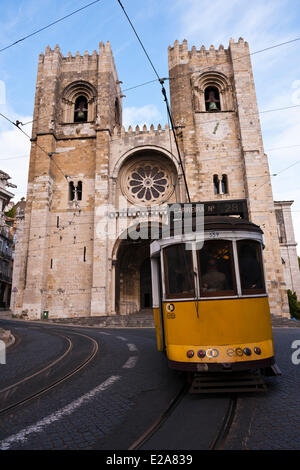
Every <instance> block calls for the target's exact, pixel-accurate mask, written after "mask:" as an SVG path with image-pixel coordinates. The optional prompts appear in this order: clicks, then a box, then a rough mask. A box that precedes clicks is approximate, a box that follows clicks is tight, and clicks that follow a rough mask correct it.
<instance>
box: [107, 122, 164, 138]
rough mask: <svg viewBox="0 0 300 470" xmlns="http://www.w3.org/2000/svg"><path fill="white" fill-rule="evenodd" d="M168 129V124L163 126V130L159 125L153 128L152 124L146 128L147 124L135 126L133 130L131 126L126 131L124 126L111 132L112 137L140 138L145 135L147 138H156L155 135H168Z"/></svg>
mask: <svg viewBox="0 0 300 470" xmlns="http://www.w3.org/2000/svg"><path fill="white" fill-rule="evenodd" d="M169 131H170V128H169V126H168V124H165V126H164V128H163V127H162V126H161V124H158V126H157V127H156V128H155V127H154V125H153V124H151V125H150V127H149V128H148V126H147V124H144V125H143V126H141V127H140V126H135V127H134V128H133V127H132V126H129V127H128V129H127V130H126V129H125V127H124V126H122V127H121V128H119V127H115V128H114V131H113V137H130V136H142V135H147V136H151V135H153V136H157V135H162V134H165V133H168V134H169Z"/></svg>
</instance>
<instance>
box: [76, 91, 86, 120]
mask: <svg viewBox="0 0 300 470" xmlns="http://www.w3.org/2000/svg"><path fill="white" fill-rule="evenodd" d="M87 118H88V101H87V99H86V97H85V96H78V98H76V101H75V109H74V122H87Z"/></svg>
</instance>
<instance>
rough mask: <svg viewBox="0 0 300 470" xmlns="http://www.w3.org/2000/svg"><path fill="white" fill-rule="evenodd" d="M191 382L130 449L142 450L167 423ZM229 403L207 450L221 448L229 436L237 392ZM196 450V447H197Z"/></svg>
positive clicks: (230, 396) (232, 395) (185, 385)
mask: <svg viewBox="0 0 300 470" xmlns="http://www.w3.org/2000/svg"><path fill="white" fill-rule="evenodd" d="M188 391H189V384H187V383H186V384H184V386H183V387H182V388H181V389H180V391H179V392H178V393H177V395H175V397H174V398H173V400H172V401H171V402H170V404H169V405H168V407H167V408H166V409H165V411H163V412H162V413H161V414H160V416H159V417H158V418H157V419H156V421H155V422H154V423H153V424H152V425H151V426H150V427H149V428H148V429H147V430H146V431H145V432H144V433H143V434H142V435H141V436H140V437H139V438H138V439H136V440H135V442H134V443H133V444H132V445H131V446H130V447H129V448H128V450H140V449H141V448H142V447H143V445H144V444H145V443H146V442H148V441H149V440H150V439H151V437H152V436H154V435H155V433H157V432H158V431H159V429H160V428H161V427H162V426H163V425H164V423H166V421H167V420H168V419H169V418H170V416H171V415H172V414H173V412H174V411H175V409H176V408H178V406H180V404H181V402H182V400H183V398H184V397H185V396H186V395H187V394H188ZM228 400H229V401H228V405H227V407H226V410H225V413H224V416H223V419H222V421H221V423H219V427H217V431H216V434H215V436H214V438H213V439H212V440H211V442H210V443H209V445H208V447H207V450H221V449H223V448H224V444H225V442H226V439H227V436H228V434H229V432H230V428H231V425H232V422H233V419H234V416H235V412H236V405H237V394H236V393H232V394H230V395H229V397H228ZM195 450H196V449H195Z"/></svg>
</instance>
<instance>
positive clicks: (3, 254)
mask: <svg viewBox="0 0 300 470" xmlns="http://www.w3.org/2000/svg"><path fill="white" fill-rule="evenodd" d="M10 179H11V178H10V176H9V175H8V174H7V173H5V172H4V171H1V170H0V308H1V309H8V308H9V304H10V296H11V286H12V272H13V258H14V243H15V237H14V231H13V228H12V226H11V224H10V218H9V217H6V216H5V213H4V212H5V209H6V208H7V205H8V204H9V202H10V200H11V198H13V197H14V194H13V193H12V192H11V191H9V190H8V188H16V186H15V185H14V184H12V183H10V182H9V181H8V180H10Z"/></svg>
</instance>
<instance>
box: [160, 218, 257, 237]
mask: <svg viewBox="0 0 300 470" xmlns="http://www.w3.org/2000/svg"><path fill="white" fill-rule="evenodd" d="M191 225H192V227H188V230H189V231H190V229H191V228H192V231H195V226H194V224H191ZM168 230H169V228H166V229H165V230H164V228H163V229H162V236H164V233H167V232H168ZM214 230H220V231H247V232H256V233H263V231H262V229H261V228H260V227H259V225H256V224H254V223H253V222H250V221H249V220H246V219H242V218H240V217H233V216H219V215H218V216H214V215H205V216H204V231H214ZM173 231H174V226H173V227H172V226H171V230H170V232H171V233H170V235H171V236H172V234H173ZM185 233H186V234H187V233H188V232H187V231H186V232H185Z"/></svg>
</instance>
